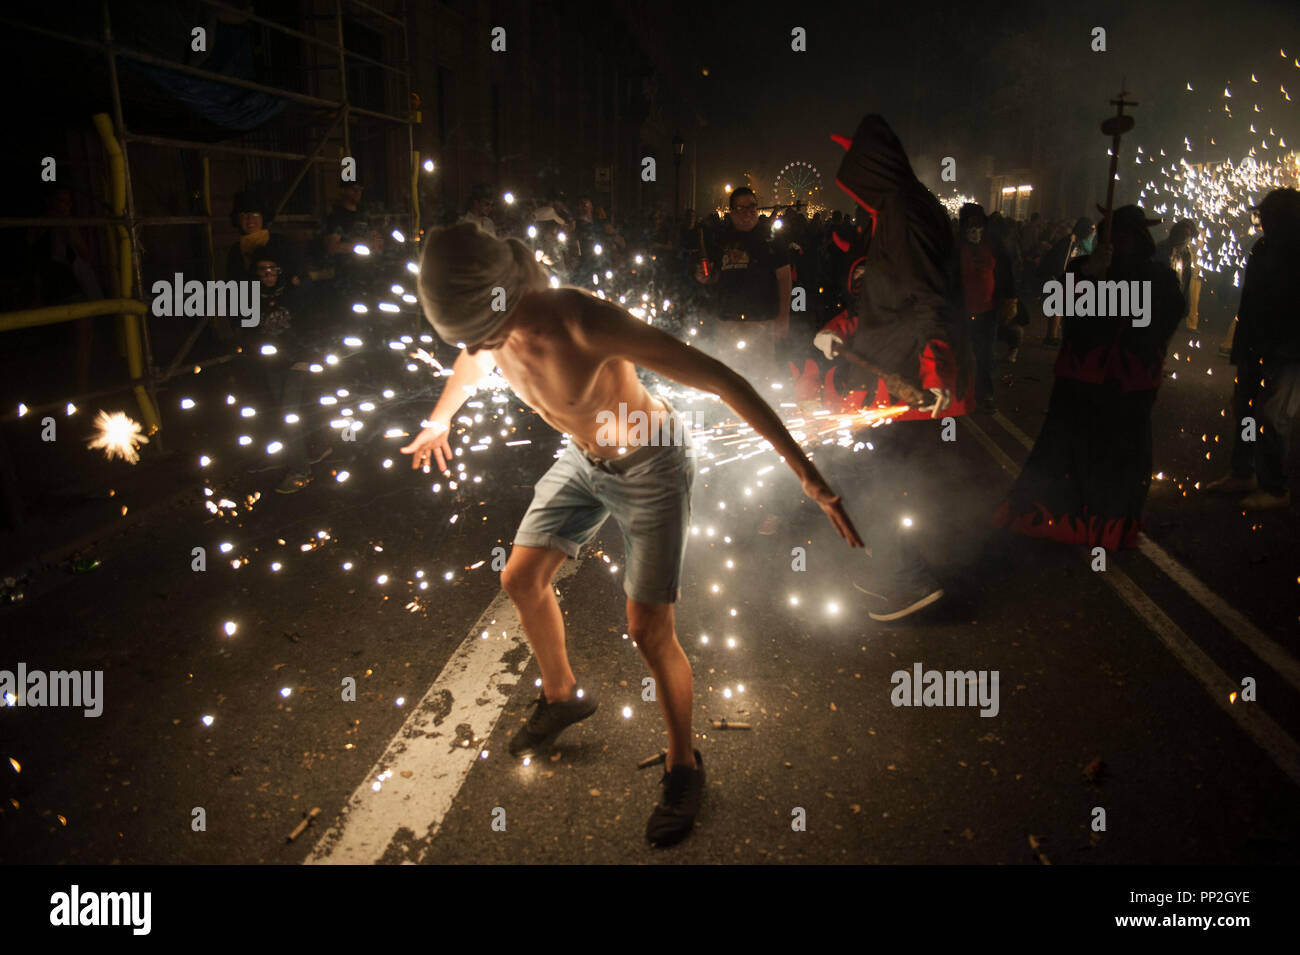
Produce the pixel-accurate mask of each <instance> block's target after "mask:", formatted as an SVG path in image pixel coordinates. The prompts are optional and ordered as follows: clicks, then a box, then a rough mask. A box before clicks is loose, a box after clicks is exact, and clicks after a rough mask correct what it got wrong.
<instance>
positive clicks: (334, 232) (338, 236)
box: [321, 182, 384, 261]
mask: <svg viewBox="0 0 1300 955" xmlns="http://www.w3.org/2000/svg"><path fill="white" fill-rule="evenodd" d="M364 188H365V187H364V186H362V184H361V183H359V182H345V183H343V185H342V186H341V187H340V189H339V198H338V202H337V203H336V204H335V206H334V208H333V209H332V210H331V211H330V214H329V215H328V216H326V217H325V228H324V229H323V230H322V233H321V234H322V236H323V237H324V240H325V253H326V255H328V256H329V257H330V258H334V257H335V256H343V257H345V258H344V259H343V261H349V259H348V258H346V257H348V256H352V255H353V254H354V252H353V250H354V248H355V247H356V246H357V245H364V246H366V247H368V248H369V249H370V251H371V252H372V253H375V254H378V253H380V252H382V251H383V247H384V241H383V237H382V236H381V235H380V234H379V233H378V232H377V231H376V230H375V229H374V228H373V227H372V226H371V223H370V217H369V216H368V215H367V214H366V212H365V210H364V209H363V208H362V207H361V195H362V191H363V189H364Z"/></svg>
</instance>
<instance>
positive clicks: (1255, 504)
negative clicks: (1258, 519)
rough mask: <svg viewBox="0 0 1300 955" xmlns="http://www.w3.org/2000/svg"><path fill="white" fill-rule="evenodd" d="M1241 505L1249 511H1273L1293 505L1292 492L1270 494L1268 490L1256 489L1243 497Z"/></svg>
mask: <svg viewBox="0 0 1300 955" xmlns="http://www.w3.org/2000/svg"><path fill="white" fill-rule="evenodd" d="M1241 506H1242V507H1244V508H1245V509H1246V510H1248V511H1273V510H1280V509H1282V508H1284V507H1290V506H1291V492H1290V491H1283V492H1282V493H1281V494H1270V493H1268V491H1256V492H1255V493H1254V494H1247V495H1246V497H1245V498H1243V499H1242V502H1241Z"/></svg>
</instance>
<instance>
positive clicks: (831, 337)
mask: <svg viewBox="0 0 1300 955" xmlns="http://www.w3.org/2000/svg"><path fill="white" fill-rule="evenodd" d="M843 344H844V339H842V338H840V336H839V335H836V334H835V333H834V332H830V331H826V330H825V329H822V330H821V331H820V332H818V333H817V334H816V335H815V336H814V337H813V346H814V347H816V348H820V349H821V350H822V353H823V354H825V356H826V357H827V358H834V357H835V356H836V355H838V354H839V350H840V346H841V345H843Z"/></svg>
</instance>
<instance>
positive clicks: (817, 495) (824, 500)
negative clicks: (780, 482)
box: [803, 472, 863, 547]
mask: <svg viewBox="0 0 1300 955" xmlns="http://www.w3.org/2000/svg"><path fill="white" fill-rule="evenodd" d="M803 492H804V493H805V494H807V495H808V496H809V497H810V498H812V499H813V500H814V501H816V502H817V506H818V507H820V508H821V509H822V511H823V512H825V514H826V517H827V518H828V519H829V520H830V522H831V526H833V527H834V528H835V532H836V533H837V534H839V535H840V536H841V537H843V538H844V539H845V540H846V541H848V542H849V545H850V546H852V547H861V546H863V545H862V538H861V537H859V536H858V531H857V528H855V527H854V526H853V522H852V521H851V520H849V515H848V514H847V513H846V512H845V510H844V503H843V502H842V501H841V500H840V497H839V495H838V494H836V493H835V492H834V491H832V490H831V489H830V486H829V485H827V483H826V482H825V481H824V480H823V479H822V476H821V475H820V474H817V473H815V472H814V473H813V474H811V475H809V476H808V477H806V478H804V479H803Z"/></svg>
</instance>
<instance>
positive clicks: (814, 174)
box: [772, 160, 822, 205]
mask: <svg viewBox="0 0 1300 955" xmlns="http://www.w3.org/2000/svg"><path fill="white" fill-rule="evenodd" d="M821 188H822V177H821V173H819V172H818V171H817V167H816V166H814V165H813V164H812V163H810V162H803V161H802V160H795V161H794V162H788V163H786V164H785V165H784V166H782V167H781V171H780V172H779V173H777V176H776V180H775V181H774V182H773V183H772V201H773V202H775V203H777V204H780V205H785V204H787V203H795V202H803V203H808V204H810V205H812V204H817V205H820V202H819V199H820V196H819V195H818V193H820V192H821Z"/></svg>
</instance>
